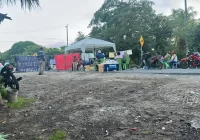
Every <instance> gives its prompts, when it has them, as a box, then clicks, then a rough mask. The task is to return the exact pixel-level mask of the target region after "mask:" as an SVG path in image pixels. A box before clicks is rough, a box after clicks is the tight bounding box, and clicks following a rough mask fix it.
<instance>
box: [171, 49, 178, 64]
mask: <svg viewBox="0 0 200 140" xmlns="http://www.w3.org/2000/svg"><path fill="white" fill-rule="evenodd" d="M171 55H172V56H171V60H170V61H169V66H170V68H172V67H173V65H174V64H175V63H177V61H178V57H177V55H176V53H175V52H174V51H172V53H171Z"/></svg>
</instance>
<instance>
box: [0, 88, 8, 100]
mask: <svg viewBox="0 0 200 140" xmlns="http://www.w3.org/2000/svg"><path fill="white" fill-rule="evenodd" d="M0 94H1V97H2V98H3V99H6V98H7V90H6V88H5V87H3V86H1V88H0Z"/></svg>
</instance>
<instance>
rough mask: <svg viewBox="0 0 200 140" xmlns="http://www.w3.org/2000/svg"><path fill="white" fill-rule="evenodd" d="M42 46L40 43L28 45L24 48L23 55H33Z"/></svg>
mask: <svg viewBox="0 0 200 140" xmlns="http://www.w3.org/2000/svg"><path fill="white" fill-rule="evenodd" d="M40 47H41V46H39V45H31V46H28V47H26V48H25V49H24V52H23V53H22V55H33V54H35V53H37V52H38V51H39V50H40Z"/></svg>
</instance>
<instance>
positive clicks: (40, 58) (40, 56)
mask: <svg viewBox="0 0 200 140" xmlns="http://www.w3.org/2000/svg"><path fill="white" fill-rule="evenodd" d="M37 58H38V61H39V75H43V74H44V69H45V57H44V51H43V47H40V51H39V52H38V56H37Z"/></svg>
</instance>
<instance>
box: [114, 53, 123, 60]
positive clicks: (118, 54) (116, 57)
mask: <svg viewBox="0 0 200 140" xmlns="http://www.w3.org/2000/svg"><path fill="white" fill-rule="evenodd" d="M118 58H123V57H122V56H121V54H120V52H117V55H116V56H115V59H118Z"/></svg>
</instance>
